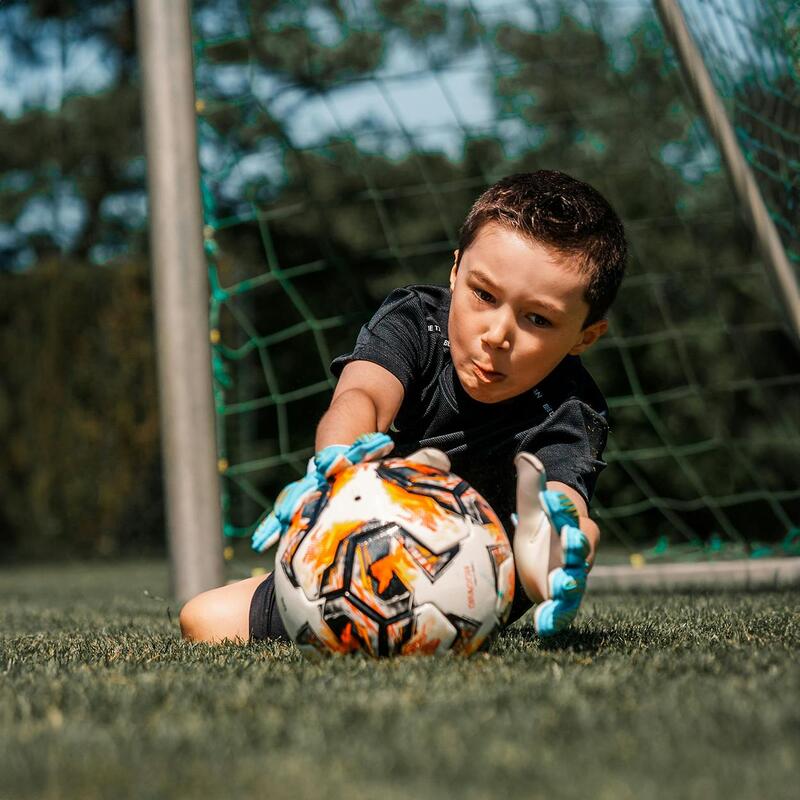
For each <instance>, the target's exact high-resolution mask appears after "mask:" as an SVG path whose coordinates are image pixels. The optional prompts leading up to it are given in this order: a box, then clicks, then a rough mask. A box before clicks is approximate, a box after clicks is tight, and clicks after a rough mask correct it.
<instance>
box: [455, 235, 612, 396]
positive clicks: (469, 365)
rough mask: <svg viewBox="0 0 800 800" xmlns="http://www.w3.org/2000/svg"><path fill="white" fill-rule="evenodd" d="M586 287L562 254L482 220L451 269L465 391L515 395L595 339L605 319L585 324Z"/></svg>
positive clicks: (460, 373)
mask: <svg viewBox="0 0 800 800" xmlns="http://www.w3.org/2000/svg"><path fill="white" fill-rule="evenodd" d="M457 255H458V254H457V253H456V256H457ZM585 288H586V276H585V275H581V274H580V272H579V271H578V269H577V268H576V267H575V266H574V265H572V264H570V263H569V261H568V260H567V259H565V258H564V257H562V256H559V255H557V254H555V253H553V252H552V251H551V250H549V249H548V248H546V247H544V246H543V245H540V244H538V243H536V242H532V241H530V240H529V239H527V238H524V237H522V236H520V235H519V234H517V233H515V232H514V231H512V230H509V229H508V228H504V227H503V226H502V225H499V224H497V223H494V222H491V223H487V224H486V225H484V226H483V227H482V228H481V229H480V230H479V231H478V235H477V236H476V237H475V240H474V241H473V242H472V244H471V245H470V246H469V247H468V248H467V249H466V251H465V252H464V254H463V256H462V258H461V264H460V265H459V266H458V267H456V265H455V264H453V269H452V271H451V273H450V291H451V292H452V298H451V303H450V317H449V322H448V335H449V338H450V353H451V355H452V358H453V364H454V366H455V369H456V373H457V374H458V378H459V380H460V381H461V385H462V386H463V387H464V390H465V391H466V392H467V394H468V395H469V396H470V397H471V398H472V399H473V400H478V401H480V402H482V403H499V402H500V401H502V400H508V399H509V398H511V397H516V396H517V395H518V394H522V393H523V392H526V391H528V389H531V388H533V387H534V386H536V384H538V383H540V382H541V380H542V379H543V378H545V377H546V376H547V375H548V374H549V373H550V372H552V370H553V369H554V368H555V367H556V365H557V364H558V363H559V362H560V361H561V360H562V359H563V358H564V357H565V356H567V355H577V354H578V353H582V352H583V351H584V350H586V348H587V347H589V346H590V345H592V344H594V342H595V341H597V339H599V338H600V336H602V335H603V334H604V333H605V331H606V329H607V327H608V325H607V323H606V321H605V320H601V321H599V322H595V323H594V324H592V325H589V326H587V327H586V328H584V327H583V323H584V320H585V319H586V317H587V315H588V313H589V305H588V304H587V302H586V301H585V300H584V299H583V295H584V290H585Z"/></svg>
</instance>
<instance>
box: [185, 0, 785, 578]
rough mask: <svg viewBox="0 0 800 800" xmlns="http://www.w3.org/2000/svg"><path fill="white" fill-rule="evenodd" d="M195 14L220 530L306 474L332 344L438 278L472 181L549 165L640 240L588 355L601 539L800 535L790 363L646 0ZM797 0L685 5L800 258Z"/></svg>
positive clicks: (675, 557) (618, 543)
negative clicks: (602, 416) (595, 405)
mask: <svg viewBox="0 0 800 800" xmlns="http://www.w3.org/2000/svg"><path fill="white" fill-rule="evenodd" d="M222 5H224V6H225V8H224V12H225V13H221V7H222ZM194 7H195V11H194V17H193V25H194V33H195V40H196V43H195V54H196V90H197V98H198V100H197V109H198V130H199V137H200V162H201V169H202V175H203V178H202V181H203V198H204V206H205V209H204V212H205V225H206V227H205V233H206V250H207V253H208V260H209V270H210V277H211V283H212V297H211V308H210V322H211V341H212V346H213V358H214V386H215V396H216V410H217V415H218V424H217V430H218V450H219V466H220V473H221V476H222V485H223V498H224V514H225V533H226V535H227V536H229V537H242V536H247V535H249V533H250V532H251V531H252V530H253V528H254V527H255V525H256V524H257V523H258V521H259V520H260V518H261V517H262V516H263V514H264V513H265V512H266V511H268V510H269V508H270V507H271V502H272V499H273V498H274V497H275V495H276V494H277V492H278V491H279V490H280V489H281V488H282V487H283V486H284V485H285V484H286V483H287V482H288V481H289V480H293V479H295V478H296V477H297V476H299V475H300V474H302V472H303V471H304V468H305V463H306V461H307V459H308V457H309V455H311V454H312V452H313V440H314V429H315V425H316V423H317V421H318V420H319V418H320V416H321V415H322V413H323V412H324V411H325V409H326V408H327V405H328V403H329V401H330V396H331V391H332V388H333V385H334V382H333V380H332V378H331V376H330V374H329V372H328V365H329V363H330V361H331V359H332V358H333V357H334V356H336V355H338V354H340V353H342V352H346V351H348V350H349V349H350V348H351V346H352V344H353V342H354V340H355V336H356V333H357V331H358V328H359V326H360V325H361V324H362V323H363V322H364V321H365V320H366V319H368V318H369V316H370V315H371V313H372V312H373V311H374V310H375V309H376V308H377V307H378V305H379V304H380V302H381V300H382V299H383V298H384V297H385V295H386V294H388V292H389V291H390V290H391V289H392V288H394V287H396V286H402V285H406V284H409V283H445V282H446V280H447V276H448V272H449V267H450V263H451V260H452V251H453V249H454V248H455V247H456V238H457V233H458V228H459V226H460V224H461V222H462V221H463V219H464V216H465V214H466V212H467V210H468V208H469V206H470V204H471V202H472V201H473V200H474V198H475V197H476V196H477V195H478V194H479V193H480V191H481V190H482V189H483V188H485V187H486V186H487V185H489V184H490V183H492V182H493V181H495V180H496V179H498V178H500V177H501V176H503V175H506V174H509V173H511V172H517V171H526V170H533V169H539V168H553V169H560V170H562V171H565V172H567V173H570V174H572V175H574V176H576V177H578V178H581V179H583V180H586V181H588V182H589V183H591V184H593V185H594V186H596V187H597V188H598V189H599V190H600V191H601V192H602V193H603V194H604V195H605V196H606V197H608V198H609V200H610V201H611V203H612V204H613V205H614V206H615V208H616V209H617V210H618V211H619V213H620V215H621V216H622V218H623V220H624V222H625V224H626V230H627V233H628V237H629V242H630V248H631V258H630V261H629V270H628V275H627V277H626V280H625V282H624V284H623V287H622V289H621V292H620V295H619V298H618V300H617V302H616V304H615V307H614V309H613V312H612V314H611V317H610V332H609V334H608V335H607V336H606V337H605V338H604V339H602V340H601V341H600V342H599V343H598V344H597V345H596V346H595V347H594V348H593V349H592V350H591V351H590V352H589V354H587V357H586V359H585V360H586V362H587V366H588V368H589V369H590V371H591V372H592V374H593V375H594V377H595V378H596V380H597V382H598V383H599V385H600V386H601V388H602V389H603V390H604V393H605V394H606V397H607V399H608V401H609V406H610V411H611V423H612V433H611V437H610V441H609V447H608V449H607V451H606V460H607V461H608V463H609V466H608V468H607V469H606V471H605V472H604V474H603V475H602V477H601V479H600V481H599V485H598V491H597V494H596V497H595V500H594V502H593V513H594V514H595V516H596V517H597V518H598V520H599V523H600V525H601V527H602V528H603V530H604V534H605V542H604V547H603V548H602V552H601V559H605V560H606V562H607V563H611V562H613V561H615V560H617V561H621V562H626V563H627V562H630V563H633V564H641V563H645V562H657V561H661V560H671V561H681V560H683V561H686V560H700V561H704V562H706V561H709V560H715V559H730V558H734V557H744V556H750V557H758V556H776V555H787V554H788V555H791V554H794V555H797V554H800V529H798V525H800V483H798V480H797V477H798V475H800V391H799V387H798V383H800V356H799V354H798V349H797V346H796V343H795V342H794V341H793V339H792V337H791V335H790V333H789V332H788V328H787V326H786V323H785V319H784V317H783V312H782V310H781V303H780V300H779V299H778V298H777V297H776V294H775V292H774V289H773V286H772V284H771V282H770V279H769V276H768V272H767V270H766V269H765V266H764V264H763V263H762V261H761V258H760V256H759V254H758V249H757V247H756V246H755V244H754V240H753V236H752V233H751V232H750V230H749V229H748V228H747V226H746V225H745V223H744V221H743V216H742V214H741V210H740V208H739V207H738V204H737V200H736V198H735V196H734V194H733V192H732V188H731V184H730V181H729V180H728V177H727V175H726V173H725V170H724V169H723V167H722V165H721V162H720V158H719V154H718V152H717V149H716V147H715V145H714V143H713V141H712V140H711V138H710V136H709V134H708V132H707V128H706V126H705V125H704V122H703V120H702V118H701V115H700V113H699V110H698V109H697V107H696V105H695V104H694V102H693V100H692V98H691V95H690V93H689V92H688V91H687V88H686V83H685V81H684V79H683V76H682V74H681V70H680V67H679V64H678V61H677V59H676V57H675V55H674V54H673V51H672V50H671V49H670V47H669V46H668V44H667V41H668V40H667V38H666V37H665V35H664V32H663V30H662V29H661V27H660V24H659V22H658V19H657V16H656V15H655V12H654V10H653V6H652V3H651V2H645V1H644V0H613V2H603V0H572V1H571V2H556V1H555V0H537V2H522V3H520V2H517V1H516V0H514V1H513V2H512V1H511V0H463V2H456V1H455V0H454V1H453V2H447V3H444V2H435V1H434V0H429V1H427V0H419V1H418V2H411V1H409V0H403V2H398V1H397V0H319V2H310V3H303V4H296V3H291V2H288V1H285V2H281V1H280V0H269V1H267V0H248V1H247V2H240V3H238V4H236V3H224V4H221V3H220V2H218V0H197V2H195V3H194ZM793 7H794V4H792V3H789V2H785V1H784V0H760V2H756V1H755V0H733V2H730V1H728V2H722V0H719V1H718V2H717V1H716V0H687V1H686V2H684V3H683V9H684V12H685V14H686V18H687V21H688V22H689V25H690V28H691V30H692V33H693V35H694V37H695V39H696V41H697V42H698V44H699V46H700V48H701V50H702V52H703V55H704V57H705V59H706V63H707V66H708V69H709V71H710V73H711V75H712V78H713V80H714V82H715V84H716V87H717V90H718V92H719V93H720V95H721V96H722V98H723V100H724V102H725V104H726V107H727V109H728V113H729V117H730V119H731V121H732V123H733V125H734V127H735V130H736V133H737V136H738V139H739V142H740V145H741V147H742V149H743V152H744V153H745V155H746V158H747V160H748V162H749V163H750V165H751V167H752V169H753V171H754V173H755V175H756V177H757V180H758V182H759V185H760V187H761V192H762V194H763V197H764V199H765V201H766V203H767V205H768V207H769V210H770V214H771V216H772V218H773V219H774V222H775V224H776V225H777V227H778V229H779V232H780V235H781V237H782V239H783V242H784V245H785V248H786V251H787V253H788V255H789V258H790V260H791V262H792V264H793V265H794V267H795V270H797V268H798V267H797V265H798V260H800V243H799V242H798V228H797V225H798V222H797V221H798V202H800V177H799V176H800V134H799V133H798V132H800V77H798V72H799V71H800V52H798V49H797V48H798V45H797V42H798V41H800V35H798V27H800V19H798V15H797V13H796V10H795V11H793ZM793 14H794V16H793Z"/></svg>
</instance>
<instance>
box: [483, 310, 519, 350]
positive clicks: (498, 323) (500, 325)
mask: <svg viewBox="0 0 800 800" xmlns="http://www.w3.org/2000/svg"><path fill="white" fill-rule="evenodd" d="M512 322H513V320H511V318H510V314H509V313H507V312H506V311H505V310H504V309H497V311H496V312H495V314H493V316H492V319H491V322H490V324H489V326H488V327H487V329H486V331H485V332H484V334H483V336H481V341H482V342H483V343H484V344H486V345H488V346H489V347H492V348H494V349H496V350H508V348H509V347H511V327H512Z"/></svg>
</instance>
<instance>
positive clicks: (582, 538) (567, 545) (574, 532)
mask: <svg viewBox="0 0 800 800" xmlns="http://www.w3.org/2000/svg"><path fill="white" fill-rule="evenodd" d="M589 549H590V545H589V539H588V538H587V537H586V534H584V532H583V531H582V530H581V529H580V528H576V527H574V526H573V525H565V526H564V527H563V528H561V551H562V553H563V559H564V566H565V567H583V566H585V563H586V556H588V555H589Z"/></svg>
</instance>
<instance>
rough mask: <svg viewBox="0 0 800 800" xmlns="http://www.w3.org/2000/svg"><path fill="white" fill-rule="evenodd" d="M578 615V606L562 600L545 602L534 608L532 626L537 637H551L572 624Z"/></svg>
mask: <svg viewBox="0 0 800 800" xmlns="http://www.w3.org/2000/svg"><path fill="white" fill-rule="evenodd" d="M577 613H578V606H577V605H575V604H574V603H566V602H564V601H563V600H545V601H544V603H539V605H538V606H536V611H535V612H534V615H533V626H534V628H535V629H536V633H538V634H539V636H552V635H553V634H556V633H558V632H559V631H563V630H564V629H565V628H568V627H569V626H570V625H571V624H572V620H574V619H575V616H576V615H577Z"/></svg>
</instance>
